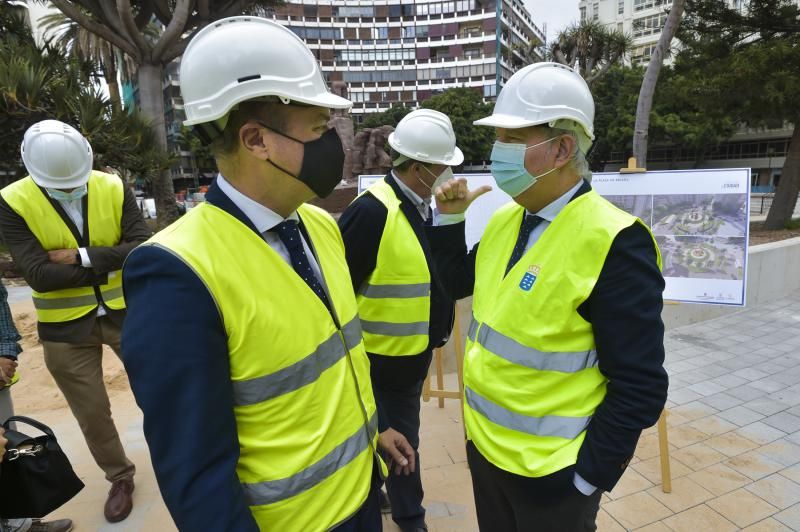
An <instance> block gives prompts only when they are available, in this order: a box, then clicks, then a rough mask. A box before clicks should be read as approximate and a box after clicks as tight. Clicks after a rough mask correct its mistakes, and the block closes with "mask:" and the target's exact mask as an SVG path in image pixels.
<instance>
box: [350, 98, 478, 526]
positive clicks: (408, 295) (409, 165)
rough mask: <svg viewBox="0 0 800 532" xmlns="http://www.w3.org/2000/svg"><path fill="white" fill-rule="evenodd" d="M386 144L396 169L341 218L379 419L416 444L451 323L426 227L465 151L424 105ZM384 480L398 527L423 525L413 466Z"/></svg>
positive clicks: (447, 123)
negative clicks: (437, 191) (425, 396)
mask: <svg viewBox="0 0 800 532" xmlns="http://www.w3.org/2000/svg"><path fill="white" fill-rule="evenodd" d="M389 145H390V146H391V148H392V159H393V166H394V168H393V169H392V171H391V172H389V174H388V175H387V176H386V177H385V178H384V179H382V180H380V181H378V182H376V183H375V184H374V185H372V186H371V187H370V188H369V189H368V190H366V191H365V192H364V193H363V194H362V195H361V196H359V197H358V198H356V200H355V201H353V203H352V204H351V205H350V206H349V207H348V208H347V209H346V210H345V211H344V213H343V214H342V217H341V218H340V219H339V226H340V227H341V229H342V236H343V238H344V244H345V248H346V250H347V263H348V265H349V266H350V275H351V277H352V280H353V288H354V289H355V291H356V293H357V294H358V296H357V297H358V310H359V316H360V317H361V328H362V329H363V331H364V343H365V347H366V349H367V353H368V354H369V357H370V362H371V365H370V372H371V374H372V387H373V390H374V391H375V400H376V401H377V403H378V408H379V410H380V411H381V413H382V414H384V415H383V416H382V417H381V418H382V420H383V419H385V421H386V423H387V425H389V426H391V427H392V428H394V429H396V430H398V431H400V432H401V433H402V434H403V435H404V436H406V438H408V440H409V441H410V442H411V445H412V446H413V447H414V449H415V452H416V449H417V447H418V446H419V423H420V422H419V408H420V394H421V392H422V383H423V381H424V380H425V376H426V375H427V374H428V366H429V365H430V362H431V352H432V350H433V349H434V348H436V347H439V346H441V345H444V344H445V343H446V341H447V337H448V336H449V334H450V330H451V327H452V323H453V301H452V299H450V297H448V296H447V295H445V294H444V292H443V290H442V288H441V282H440V281H439V278H438V275H437V274H436V271H435V268H434V267H433V260H432V256H431V252H430V247H429V246H428V241H427V237H426V236H425V230H426V226H430V222H431V220H432V216H433V213H432V210H431V205H430V203H431V197H432V190H433V189H434V188H435V187H437V186H438V185H439V184H442V183H445V182H446V181H449V180H450V179H452V178H453V171H452V169H451V167H452V166H458V165H460V164H461V163H462V162H464V155H463V154H462V153H461V150H460V149H458V147H456V136H455V133H454V132H453V126H452V124H451V123H450V119H449V118H448V117H447V115H444V114H442V113H440V112H438V111H433V110H429V109H420V110H417V111H412V112H411V113H410V114H408V115H406V116H405V117H404V118H403V119H402V120H401V121H400V123H399V124H397V128H396V130H395V131H394V132H393V133H392V134H391V135H389ZM417 456H419V455H418V454H417ZM417 469H418V470H419V462H417ZM386 486H387V491H388V494H389V500H390V502H391V508H392V518H393V519H394V521H395V522H396V523H397V524H398V525H399V526H400V528H401V529H402V530H404V531H406V530H410V531H416V530H427V528H426V524H425V509H424V508H423V506H422V498H423V491H422V481H421V478H420V475H419V471H417V472H416V473H415V474H413V475H410V476H402V475H391V474H390V475H389V477H388V478H387V479H386Z"/></svg>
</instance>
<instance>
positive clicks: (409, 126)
mask: <svg viewBox="0 0 800 532" xmlns="http://www.w3.org/2000/svg"><path fill="white" fill-rule="evenodd" d="M389 146H391V147H392V149H394V151H396V152H397V153H399V154H401V155H404V156H406V157H408V158H409V159H413V160H415V161H420V162H424V163H431V164H445V165H447V166H458V165H460V164H461V163H463V162H464V154H463V153H462V152H461V150H460V149H458V146H456V134H455V132H454V131H453V124H452V123H450V118H448V116H447V115H446V114H444V113H440V112H439V111H434V110H432V109H418V110H416V111H412V112H410V113H408V114H407V115H406V116H404V117H403V119H402V120H400V122H399V123H398V124H397V127H396V128H395V130H394V132H393V133H392V134H390V135H389Z"/></svg>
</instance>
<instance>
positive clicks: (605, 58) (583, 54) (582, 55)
mask: <svg viewBox="0 0 800 532" xmlns="http://www.w3.org/2000/svg"><path fill="white" fill-rule="evenodd" d="M632 42H633V41H632V39H631V38H630V36H628V35H625V34H624V33H622V32H620V31H617V30H612V29H609V28H608V27H606V26H605V25H603V24H600V23H599V22H595V21H591V20H583V21H581V22H578V23H575V24H572V25H571V26H569V27H567V28H566V29H565V30H563V31H562V32H561V33H559V34H558V37H556V40H555V41H553V43H552V44H551V45H550V48H549V50H548V53H547V56H548V60H550V61H557V62H559V63H561V64H562V65H567V66H569V67H572V68H574V69H575V70H576V71H577V72H578V73H579V74H580V75H581V77H583V79H585V80H586V83H588V84H589V85H590V86H591V85H593V84H594V83H595V82H596V81H597V80H599V79H601V78H602V77H603V76H604V75H605V74H606V73H607V72H608V70H609V69H610V68H611V67H613V66H614V65H616V64H619V63H620V62H621V61H622V59H623V57H624V56H625V54H626V53H628V51H629V50H630V47H631V44H632Z"/></svg>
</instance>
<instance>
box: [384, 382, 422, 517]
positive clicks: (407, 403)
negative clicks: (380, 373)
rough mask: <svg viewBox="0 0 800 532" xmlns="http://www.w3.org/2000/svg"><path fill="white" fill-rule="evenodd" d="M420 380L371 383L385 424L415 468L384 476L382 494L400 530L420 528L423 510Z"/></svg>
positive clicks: (390, 472)
mask: <svg viewBox="0 0 800 532" xmlns="http://www.w3.org/2000/svg"><path fill="white" fill-rule="evenodd" d="M423 381H424V379H423V380H419V381H417V382H415V383H412V384H408V385H405V386H397V385H395V386H392V387H391V388H389V387H387V386H382V385H381V383H380V382H373V386H372V389H373V392H374V393H375V399H376V400H377V401H378V403H379V404H380V405H381V408H382V409H383V414H384V415H385V416H386V418H387V419H386V421H387V422H388V425H389V426H390V427H391V428H393V429H395V430H396V431H398V432H400V433H401V434H402V435H403V436H405V437H406V438H407V439H408V442H409V443H410V444H411V446H412V447H414V454H415V456H416V461H417V467H416V469H415V471H414V472H413V473H411V474H410V475H408V476H405V475H403V474H400V475H396V474H395V473H394V471H392V470H391V469H390V471H389V476H388V477H386V492H387V493H388V494H389V501H390V502H391V503H392V519H393V520H394V522H395V523H397V524H398V526H400V528H402V529H403V530H406V529H412V530H413V529H414V528H416V527H422V526H423V525H424V523H425V508H423V506H422V498H423V495H424V492H423V491H422V478H421V476H420V463H419V452H418V451H417V449H418V448H419V408H420V396H421V394H422V383H423Z"/></svg>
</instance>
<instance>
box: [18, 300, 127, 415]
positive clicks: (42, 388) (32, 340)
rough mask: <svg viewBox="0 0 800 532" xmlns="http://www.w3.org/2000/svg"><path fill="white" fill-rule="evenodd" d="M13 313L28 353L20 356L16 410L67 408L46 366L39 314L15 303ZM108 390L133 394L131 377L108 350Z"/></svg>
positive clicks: (105, 364) (31, 411) (105, 362)
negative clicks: (40, 334) (37, 316)
mask: <svg viewBox="0 0 800 532" xmlns="http://www.w3.org/2000/svg"><path fill="white" fill-rule="evenodd" d="M11 310H12V313H13V315H14V323H16V325H17V329H18V330H19V333H20V335H22V341H21V342H20V343H21V345H22V348H23V349H24V351H23V352H22V354H21V355H20V357H19V372H20V378H21V379H23V380H22V381H20V385H18V386H14V394H13V397H14V410H15V411H16V412H17V413H18V414H21V415H32V414H36V413H37V412H42V411H47V410H57V409H61V408H66V407H67V403H66V401H65V400H64V396H63V395H62V394H61V391H60V390H59V389H58V387H57V386H56V383H55V381H54V380H53V377H51V376H50V372H48V371H47V368H46V367H45V364H44V355H43V351H42V345H41V344H40V343H39V335H38V334H37V332H36V313H35V311H34V308H33V302H32V301H31V300H30V299H28V300H27V301H24V302H19V303H13V304H12V305H11ZM103 369H104V373H105V382H106V389H107V390H108V394H109V396H110V397H112V398H113V397H115V396H116V395H119V394H121V393H129V385H128V377H127V376H126V374H125V369H124V367H123V366H122V362H121V361H120V359H119V358H117V357H116V356H115V355H114V352H113V351H112V350H111V349H110V348H108V347H106V348H105V352H104V356H103Z"/></svg>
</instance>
